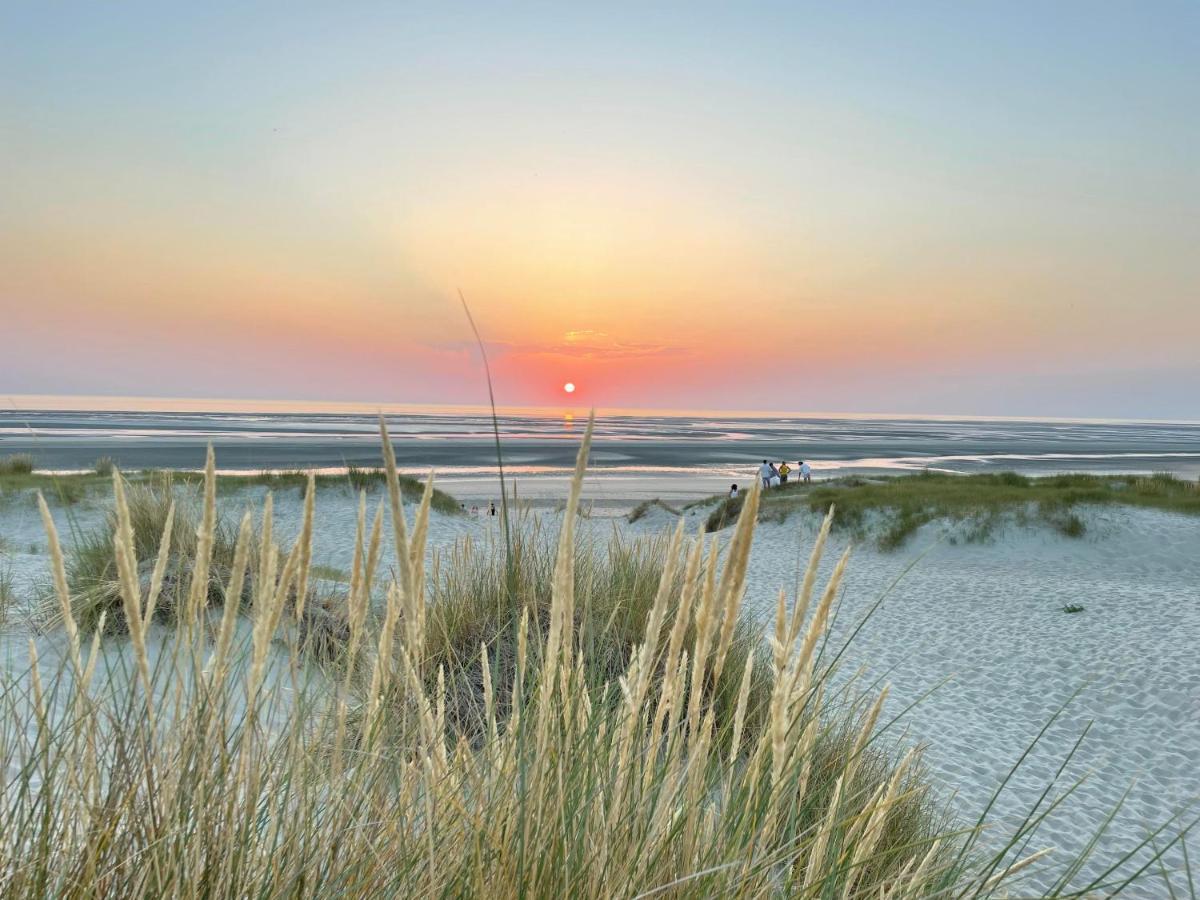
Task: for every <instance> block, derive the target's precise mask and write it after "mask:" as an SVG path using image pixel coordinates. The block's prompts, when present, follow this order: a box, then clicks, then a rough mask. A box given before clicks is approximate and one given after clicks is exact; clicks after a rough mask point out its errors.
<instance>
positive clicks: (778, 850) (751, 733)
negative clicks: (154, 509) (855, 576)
mask: <svg viewBox="0 0 1200 900" xmlns="http://www.w3.org/2000/svg"><path fill="white" fill-rule="evenodd" d="M590 433H591V429H590V426H589V430H588V434H587V436H585V439H584V444H583V448H582V449H581V452H580V455H579V461H578V463H577V472H576V476H575V479H574V480H573V484H572V488H571V496H570V499H569V501H568V508H567V514H566V515H564V516H563V517H562V523H563V524H562V530H561V533H560V534H559V536H558V540H557V550H556V551H554V552H552V553H551V552H545V553H544V554H543V551H542V550H541V549H540V547H541V546H543V545H544V544H545V543H547V542H546V541H540V540H539V539H538V536H537V535H536V534H529V535H528V537H527V538H526V539H525V540H523V541H522V542H520V543H518V544H516V545H514V556H513V557H512V559H513V560H514V561H515V559H516V558H515V553H516V552H517V551H520V552H521V553H522V554H525V557H524V561H523V562H519V563H518V564H517V567H516V572H517V573H518V574H519V576H520V578H521V581H520V582H518V585H517V589H516V591H515V592H510V591H509V590H508V589H507V582H506V580H505V579H501V578H498V577H497V575H498V574H499V570H498V569H497V568H496V566H497V565H498V564H499V563H498V562H497V561H496V553H495V552H493V551H494V549H495V548H486V547H483V548H473V547H466V546H461V547H460V548H459V549H458V550H457V551H456V552H455V553H454V554H451V555H450V556H449V557H446V558H443V559H439V560H438V561H437V563H436V564H435V565H433V566H432V567H431V570H430V572H429V573H428V577H427V573H426V572H425V570H424V560H425V536H426V533H427V527H428V516H429V510H430V508H431V504H432V491H431V490H428V489H427V490H426V492H425V493H424V495H423V502H422V504H421V505H420V507H419V508H418V509H417V511H416V515H415V518H414V520H413V521H412V522H409V521H407V520H406V517H405V515H404V512H403V507H402V506H401V503H400V488H399V484H398V479H396V478H395V476H394V473H389V475H390V477H389V479H388V500H389V506H390V508H391V512H392V522H393V533H394V539H395V547H394V553H395V558H394V566H387V565H384V562H383V559H384V558H383V554H382V550H381V531H382V530H381V528H380V527H379V526H378V525H372V526H371V527H369V528H368V527H367V524H366V515H365V502H364V503H363V504H361V505H360V518H359V526H358V540H357V542H356V550H355V554H354V564H353V567H352V570H351V573H350V574H351V583H350V587H349V593H348V595H347V596H346V598H345V608H344V621H345V624H346V628H347V631H346V636H345V645H346V651H345V654H344V656H342V657H341V664H340V666H336V667H326V668H322V669H321V670H319V671H318V670H314V669H313V667H311V666H310V665H308V664H307V662H306V658H307V657H308V656H310V655H311V653H310V647H309V645H308V642H306V641H305V640H304V638H303V637H301V638H300V639H293V637H292V635H297V634H299V630H297V629H295V628H294V627H293V626H295V625H296V624H299V623H303V621H304V617H305V614H306V612H305V610H304V609H301V608H299V606H298V603H297V601H296V598H301V602H302V601H303V598H305V597H306V596H307V593H306V591H305V589H304V587H303V586H304V585H305V584H306V583H307V581H308V579H309V576H310V574H311V572H310V565H311V541H312V534H313V529H314V523H313V506H312V504H311V503H307V504H306V506H305V514H304V523H303V526H302V528H301V531H300V536H299V538H298V539H297V540H296V542H295V544H294V545H293V546H292V547H291V548H290V549H288V550H283V549H281V548H279V547H278V546H277V545H276V544H275V542H274V539H273V534H272V531H271V527H270V517H269V516H264V521H265V523H266V524H264V526H263V528H262V531H261V533H260V534H259V535H258V537H257V539H254V538H253V537H252V534H251V530H250V528H249V527H248V525H246V526H244V527H243V528H241V529H240V530H239V532H238V537H237V540H236V541H235V544H234V550H233V560H234V561H233V564H232V566H231V568H230V570H229V572H228V574H227V579H228V580H227V582H226V584H225V586H224V593H225V594H226V596H228V597H229V602H227V603H226V604H225V606H224V608H223V610H222V611H221V614H220V617H219V621H214V620H213V619H212V618H211V617H210V616H208V615H206V613H205V609H204V597H205V593H206V591H207V588H208V585H209V581H210V578H211V576H212V573H211V572H210V567H209V562H210V555H209V554H208V553H207V552H199V553H198V554H197V557H196V562H195V566H194V568H193V570H192V571H191V572H190V573H189V574H188V577H189V584H188V586H187V590H185V591H184V596H185V597H186V601H185V602H184V603H182V604H181V605H180V607H179V609H178V614H177V616H176V618H175V622H176V628H175V629H174V630H173V631H172V633H171V634H172V637H171V639H170V640H168V641H165V642H164V643H162V644H161V646H154V647H152V646H150V642H149V638H150V637H152V636H151V635H149V633H148V628H149V622H150V619H151V618H152V616H153V608H152V607H153V601H152V599H151V597H152V595H153V594H154V590H153V588H151V589H150V590H149V591H147V590H146V589H144V588H143V586H142V585H141V584H140V582H139V579H138V577H137V560H136V558H135V553H134V552H133V550H134V546H135V543H136V540H137V536H136V530H135V525H134V513H133V511H132V506H131V505H130V504H129V503H128V502H127V499H126V497H125V496H123V494H124V490H123V484H122V482H120V481H119V480H117V481H115V482H114V484H115V488H116V490H117V502H116V521H115V535H114V540H113V555H114V559H115V562H116V564H117V569H118V581H119V584H120V591H121V601H122V605H123V610H124V613H125V616H126V620H127V623H128V640H125V639H109V641H110V642H114V641H116V642H117V645H116V646H109V645H105V646H103V647H102V646H101V643H100V637H99V635H100V632H99V631H97V632H96V633H95V636H94V637H93V638H92V640H91V642H90V647H89V646H87V645H85V643H84V641H83V640H82V638H81V629H80V628H79V627H78V623H77V622H76V620H75V618H74V616H73V613H72V608H73V603H72V597H71V592H70V588H69V586H68V579H67V573H66V568H65V562H64V560H63V557H62V555H61V554H59V553H52V559H53V565H54V573H53V574H54V583H55V585H56V598H57V602H58V604H59V606H60V608H61V610H62V621H63V629H64V631H65V637H66V640H65V641H64V642H61V644H60V645H51V649H52V648H54V647H55V646H61V647H62V652H61V654H59V655H57V657H47V658H46V659H45V660H42V659H39V658H38V646H37V645H36V644H34V643H32V642H31V644H30V655H31V662H30V668H29V671H27V672H16V673H14V672H11V671H8V670H5V671H3V673H0V678H2V679H3V683H2V684H0V687H2V688H3V689H2V690H0V747H3V748H5V755H6V759H7V760H8V763H9V764H8V767H7V768H6V770H5V772H4V775H3V780H2V781H0V893H2V894H3V895H5V896H28V897H92V896H123V897H150V896H162V895H172V896H180V895H185V896H201V895H203V896H219V897H224V896H230V897H232V896H289V897H327V896H343V895H345V896H422V897H424V896H434V895H436V896H489V897H492V896H516V895H521V896H533V897H566V896H571V897H612V896H670V897H708V896H803V897H847V898H860V897H861V898H865V897H881V896H888V897H904V898H911V897H930V896H973V897H978V896H983V897H987V896H1006V895H1009V894H1010V893H1012V892H1014V890H1015V892H1016V893H1021V892H1022V891H1021V882H1020V881H1019V879H1020V878H1021V877H1022V875H1023V874H1024V873H1025V872H1026V871H1027V867H1030V866H1032V865H1034V864H1036V862H1037V860H1038V859H1039V858H1040V853H1038V852H1034V853H1029V852H1028V850H1027V849H1025V848H1027V847H1029V845H1030V843H1031V841H1035V840H1036V839H1035V835H1034V832H1035V830H1036V827H1037V825H1038V823H1039V822H1040V821H1041V820H1042V816H1043V815H1044V812H1045V810H1044V808H1043V807H1042V804H1041V803H1039V804H1038V806H1035V807H1034V809H1033V810H1032V811H1031V812H1030V814H1029V816H1028V817H1027V818H1026V819H1025V821H1024V822H1022V823H1020V824H1019V825H1018V826H1017V827H1016V828H1015V830H1013V831H1012V832H1011V834H1010V841H1005V840H1004V839H1001V840H1000V842H999V845H998V846H999V847H1000V848H1001V849H999V850H993V851H984V850H983V848H982V846H981V845H980V844H979V842H978V840H977V839H978V835H979V831H978V829H976V828H960V827H957V826H956V825H955V823H953V822H951V821H948V820H946V819H945V818H944V817H943V816H942V814H941V811H940V809H939V808H938V807H937V806H936V805H934V804H933V802H932V800H931V799H930V796H929V786H928V781H927V779H926V778H925V776H924V774H923V771H922V769H921V766H920V763H919V754H918V753H917V752H915V751H908V752H903V750H902V748H900V752H902V753H903V755H897V751H896V750H894V749H893V748H892V747H890V746H889V745H888V743H887V741H886V740H884V738H883V736H882V733H881V727H880V726H881V725H882V723H883V721H884V720H883V716H882V702H883V697H882V696H878V697H877V696H872V695H867V696H863V697H855V696H852V695H849V694H845V693H842V692H840V691H839V690H838V689H837V688H835V687H834V684H833V682H832V681H831V680H830V673H831V669H830V665H829V661H828V660H827V658H826V657H825V655H824V653H823V648H825V646H826V639H827V628H828V625H829V622H830V620H831V617H832V615H833V609H834V603H835V599H836V597H837V596H838V593H839V587H840V584H841V579H842V576H843V573H844V571H845V567H846V565H847V560H848V555H849V552H848V551H847V554H846V555H844V556H843V557H842V558H841V559H840V560H839V562H838V564H837V566H836V567H835V569H834V571H833V573H832V575H831V577H830V578H829V580H828V582H827V583H825V584H823V585H818V584H817V578H816V563H817V561H818V560H819V558H820V555H821V548H822V546H823V543H824V539H825V536H826V535H827V534H828V524H827V525H826V527H824V528H823V529H822V531H821V534H820V536H819V537H818V539H817V543H816V546H815V547H814V550H813V554H812V559H811V561H810V565H809V568H808V570H807V573H806V574H805V576H804V578H803V581H802V583H801V585H800V586H799V588H798V596H795V597H792V598H790V599H789V598H786V597H784V596H782V595H781V597H780V603H779V610H778V614H777V616H776V620H775V625H774V628H773V631H772V636H771V640H770V641H769V643H768V644H767V645H765V646H763V645H758V644H756V642H755V641H754V640H753V638H752V635H751V634H750V633H749V632H747V631H745V630H744V629H743V626H742V625H741V623H742V618H741V616H740V607H741V601H742V597H743V595H744V589H745V574H746V565H747V561H748V556H749V552H750V546H751V538H752V536H753V531H754V526H755V519H756V517H755V515H754V513H755V511H756V510H755V506H756V504H757V502H758V499H759V498H758V495H757V492H756V491H752V492H751V493H750V494H749V496H748V497H747V499H746V512H747V515H746V516H745V517H744V518H743V520H742V521H741V522H740V523H739V524H738V527H737V529H736V531H735V532H734V534H733V536H732V538H731V540H730V541H728V542H721V543H720V544H718V543H717V542H716V541H715V540H714V539H707V538H705V537H704V536H698V537H696V538H695V539H691V540H689V539H687V538H686V537H685V536H684V535H683V533H682V531H677V532H676V533H675V535H673V536H672V537H670V538H669V539H663V540H661V541H650V542H641V543H621V542H616V543H614V544H613V545H611V546H589V545H588V544H587V543H586V542H585V543H583V544H582V545H581V544H580V541H579V540H578V538H577V536H576V534H575V530H576V528H577V525H578V519H577V517H576V516H575V515H574V512H575V509H576V507H577V506H578V502H579V494H580V483H581V480H582V475H583V467H584V461H585V460H586V452H587V444H588V440H589V439H590ZM385 440H386V432H385ZM215 495H216V486H215V477H214V476H213V475H212V474H211V472H210V474H209V476H208V482H207V484H206V489H205V492H204V496H205V502H204V508H203V509H202V511H201V513H200V516H199V522H200V526H199V531H200V534H199V537H198V541H199V543H200V544H201V545H203V546H205V547H211V546H213V544H214V543H215V541H216V533H215V527H216V525H215ZM311 496H312V494H311V492H310V493H309V497H310V498H311ZM268 502H269V501H268ZM245 521H246V522H247V523H248V521H249V520H248V519H247V520H245ZM376 521H377V522H378V521H379V520H378V519H377V520H376ZM828 521H829V520H828V519H827V523H828ZM46 523H47V531H48V540H49V542H50V544H51V546H52V547H57V546H58V545H59V542H58V539H57V535H56V534H55V532H54V526H53V522H52V520H50V519H49V516H48V515H47V516H46ZM167 532H168V533H170V531H169V529H168V530H167ZM252 547H256V548H257V552H256V553H252ZM718 549H722V555H721V556H720V557H718V552H717V551H718ZM164 555H165V554H164ZM160 556H161V555H160ZM253 556H256V557H257V562H256V563H253V564H252V561H251V560H252V557H253ZM655 576H657V580H656V579H655ZM247 578H252V589H251V591H250V594H249V597H248V600H247V602H246V603H244V604H243V603H242V600H241V598H242V596H243V593H244V591H243V584H244V583H245V580H246V579H247ZM376 581H379V582H381V583H382V586H383V588H384V589H385V592H386V603H385V605H384V607H383V609H382V610H379V611H376V612H375V613H372V611H371V608H370V606H371V604H370V598H371V596H372V587H373V584H375V583H376ZM498 585H499V586H498ZM427 587H428V588H430V591H429V592H427ZM148 595H149V596H148ZM442 607H445V608H442ZM243 609H245V610H248V614H249V617H250V618H249V621H248V622H247V623H246V624H245V627H243V626H242V625H241V620H240V618H239V616H240V613H241V611H242V610H243ZM507 634H511V635H512V637H511V638H507V639H506V638H505V635H507ZM476 644H478V646H476ZM281 653H282V654H283V656H282V658H280V656H279V654H281ZM98 660H101V664H100V667H97V661H98ZM460 679H461V680H460ZM468 684H469V685H470V686H471V687H470V689H469V690H467V689H466V685H468ZM464 697H465V698H467V699H466V700H465V701H464V700H462V699H461V698H464ZM464 703H465V705H463V704H464ZM1043 799H1045V798H1043ZM1176 840H1177V836H1176V835H1174V834H1168V833H1166V832H1164V831H1161V830H1160V831H1157V832H1154V833H1152V834H1151V836H1149V837H1148V838H1147V844H1146V845H1147V846H1149V845H1150V843H1151V842H1155V843H1154V845H1155V846H1157V847H1160V848H1161V850H1165V848H1166V847H1167V846H1170V845H1171V844H1172V843H1174V842H1175V841H1176ZM1034 846H1036V843H1035V844H1034ZM1161 850H1160V852H1161ZM1083 861H1084V860H1083V859H1082V858H1081V859H1080V860H1077V861H1076V862H1078V863H1079V864H1080V865H1082V863H1083ZM1082 882H1084V883H1080V884H1078V885H1072V889H1073V890H1078V891H1088V890H1103V891H1104V892H1105V893H1109V892H1111V891H1113V890H1117V889H1120V887H1122V886H1123V884H1124V882H1123V881H1121V880H1118V879H1116V878H1115V877H1113V876H1111V873H1106V874H1104V875H1102V876H1100V878H1099V879H1094V880H1093V881H1091V882H1088V881H1087V879H1082ZM1014 886H1015V887H1014ZM1064 888H1065V885H1062V884H1059V885H1053V884H1052V885H1051V887H1050V890H1051V892H1052V893H1062V891H1063V890H1064Z"/></svg>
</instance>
